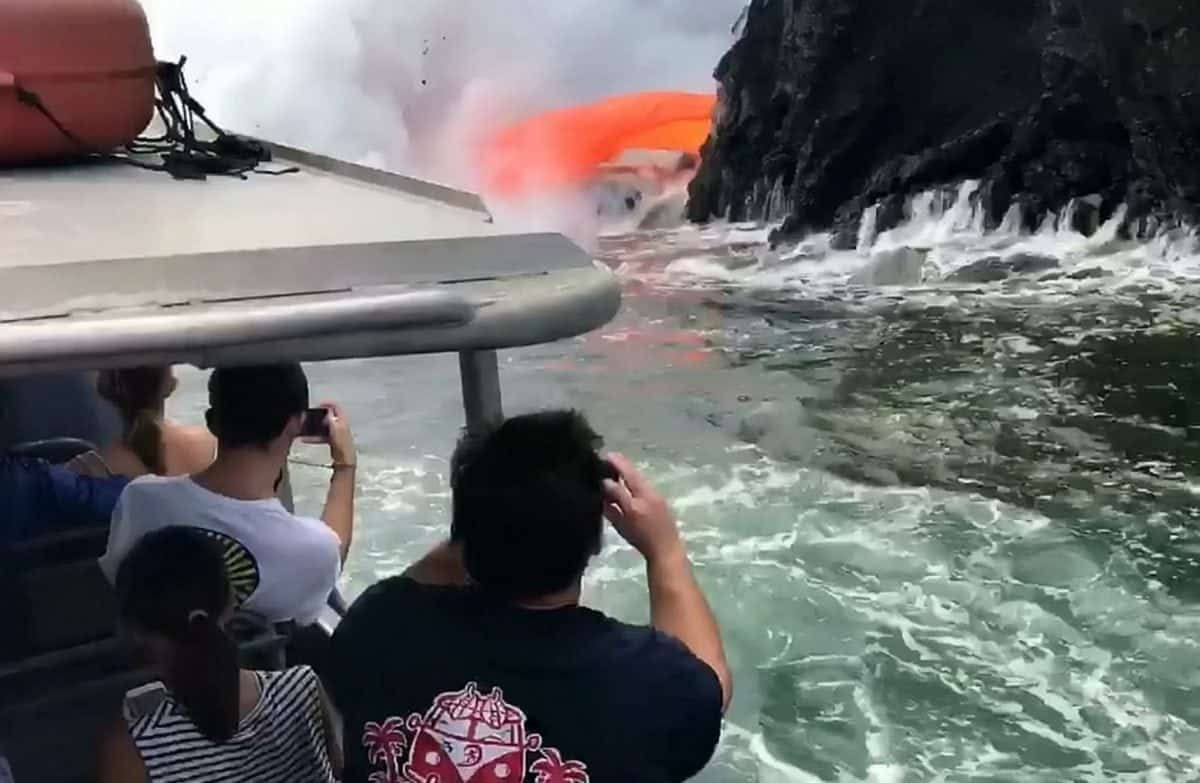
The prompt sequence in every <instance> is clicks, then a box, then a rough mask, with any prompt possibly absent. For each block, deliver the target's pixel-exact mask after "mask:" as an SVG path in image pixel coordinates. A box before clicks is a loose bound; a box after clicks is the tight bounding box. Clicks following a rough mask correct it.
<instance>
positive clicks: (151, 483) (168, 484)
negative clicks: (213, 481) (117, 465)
mask: <svg viewBox="0 0 1200 783" xmlns="http://www.w3.org/2000/svg"><path fill="white" fill-rule="evenodd" d="M189 481H191V479H189V478H188V477H187V476H156V475H154V474H153V473H148V474H146V475H144V476H138V477H137V478H135V479H133V480H132V481H130V482H129V484H128V486H126V487H125V492H126V493H128V494H129V495H130V496H131V497H147V498H148V497H168V496H171V495H174V494H176V493H183V492H186V491H187V486H186V482H189Z"/></svg>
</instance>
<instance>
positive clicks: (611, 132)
mask: <svg viewBox="0 0 1200 783" xmlns="http://www.w3.org/2000/svg"><path fill="white" fill-rule="evenodd" d="M716 103H717V99H716V96H714V95H703V94H696V93H674V92H649V93H637V94H634V95H623V96H619V97H616V98H610V99H608V100H604V101H600V102H599V103H593V104H589V105H587V106H576V107H573V108H569V109H563V110H560V111H553V112H549V113H547V114H542V115H539V116H536V117H532V118H530V119H528V120H525V121H524V122H521V123H518V124H517V125H514V126H512V127H510V128H507V129H506V130H504V131H501V132H500V133H499V134H497V135H496V136H495V137H493V138H492V139H490V140H489V141H488V142H487V143H486V144H485V145H484V146H483V149H482V155H481V159H480V167H481V169H482V173H483V177H482V179H483V182H482V187H483V190H484V191H485V192H487V193H491V194H495V195H501V196H509V197H511V196H523V195H529V194H531V193H538V192H547V191H552V190H555V189H558V188H563V187H570V186H574V185H579V184H581V183H584V182H587V181H588V180H590V179H592V178H593V177H594V176H595V175H596V173H597V169H598V168H599V167H600V166H601V165H602V164H604V163H607V162H610V161H613V160H615V159H616V158H618V157H620V156H621V154H622V153H624V152H627V151H629V150H655V151H661V150H666V151H677V152H681V153H682V152H686V153H690V154H693V155H696V154H698V153H699V151H700V147H701V145H703V144H704V140H705V139H706V138H708V134H709V130H710V128H711V127H712V114H713V110H714V108H715V107H716Z"/></svg>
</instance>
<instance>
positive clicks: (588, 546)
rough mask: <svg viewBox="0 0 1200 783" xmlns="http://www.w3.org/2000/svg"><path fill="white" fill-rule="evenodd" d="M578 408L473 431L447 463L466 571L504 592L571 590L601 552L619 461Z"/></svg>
mask: <svg viewBox="0 0 1200 783" xmlns="http://www.w3.org/2000/svg"><path fill="white" fill-rule="evenodd" d="M600 444H601V440H600V436H599V435H597V434H596V433H595V432H594V431H593V430H592V428H591V426H590V425H589V424H588V422H587V420H586V419H585V418H584V417H583V415H582V414H580V413H577V412H575V411H545V412H542V413H534V414H529V415H526V416H516V417H514V418H511V419H508V420H507V421H505V422H504V423H503V424H501V425H500V426H499V427H497V428H495V429H493V430H491V431H490V432H486V433H482V434H475V435H473V434H467V435H464V436H463V438H462V439H461V440H460V441H459V443H458V446H457V448H456V449H455V451H454V456H453V457H452V458H451V461H450V471H451V479H450V486H451V489H452V490H453V521H452V523H451V538H452V539H453V540H454V541H456V542H458V543H459V544H461V545H462V548H463V559H464V562H465V565H466V568H467V573H468V574H470V576H471V579H472V580H474V581H475V582H476V583H477V584H478V585H479V586H480V587H482V588H483V589H485V590H487V591H489V592H492V593H495V594H497V595H500V596H502V597H504V598H508V599H521V598H539V597H542V596H545V595H550V594H551V593H555V592H558V591H560V590H564V589H566V588H568V587H570V586H571V585H572V584H573V583H574V582H575V580H577V579H578V578H579V577H580V576H581V575H582V574H583V571H584V569H585V568H586V567H587V564H588V560H590V559H591V557H592V556H593V555H595V554H596V553H598V552H599V551H600V543H601V540H602V536H603V532H604V520H603V513H604V486H603V481H604V479H605V478H609V477H612V476H613V474H614V473H613V468H612V466H611V465H609V464H608V463H607V462H606V461H605V460H604V459H603V458H602V457H601V456H600V455H599V453H598V451H597V450H598V449H599V447H600Z"/></svg>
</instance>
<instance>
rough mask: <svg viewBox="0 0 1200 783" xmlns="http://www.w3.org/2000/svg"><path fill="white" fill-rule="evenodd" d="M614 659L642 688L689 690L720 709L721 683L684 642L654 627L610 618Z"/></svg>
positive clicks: (714, 673) (711, 669)
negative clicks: (629, 672)
mask: <svg viewBox="0 0 1200 783" xmlns="http://www.w3.org/2000/svg"><path fill="white" fill-rule="evenodd" d="M609 623H610V634H611V638H610V641H609V644H610V645H611V646H612V649H613V652H614V658H619V659H620V660H621V665H622V667H623V668H625V667H628V668H627V671H631V672H633V673H634V679H636V680H638V681H640V682H641V683H642V684H643V685H648V686H652V687H656V688H667V689H671V690H675V689H680V690H686V691H688V692H689V693H691V694H693V695H699V696H700V697H701V698H702V699H704V698H707V699H708V700H710V701H712V702H713V704H714V706H715V707H716V709H718V710H719V709H720V707H721V681H720V679H719V678H718V677H717V673H716V672H715V671H713V668H712V667H711V666H709V665H708V664H707V663H705V662H704V661H702V660H700V658H698V657H697V656H696V655H695V653H693V652H692V651H691V650H689V649H688V648H687V647H686V646H685V645H684V644H683V642H681V641H679V640H678V639H676V638H675V637H674V636H671V635H669V634H665V633H663V632H662V631H659V630H657V629H655V628H651V627H648V626H641V625H629V624H628V623H622V622H619V621H617V620H611V619H609Z"/></svg>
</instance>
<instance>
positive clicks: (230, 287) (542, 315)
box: [0, 151, 620, 376]
mask: <svg viewBox="0 0 1200 783" xmlns="http://www.w3.org/2000/svg"><path fill="white" fill-rule="evenodd" d="M289 154H294V155H296V156H297V158H298V159H299V160H304V161H306V162H308V163H311V164H312V165H309V166H304V167H303V168H302V171H301V172H299V173H295V174H284V175H281V176H268V175H261V174H252V175H250V176H249V177H248V179H245V180H243V179H238V178H231V177H210V178H208V179H207V180H205V181H180V180H175V179H173V178H172V177H171V176H170V175H169V174H166V173H164V172H152V171H145V170H141V169H137V168H134V167H131V166H126V165H120V164H113V163H109V164H92V165H82V166H72V167H62V168H36V169H26V170H18V171H0V376H4V375H14V374H15V375H20V374H26V373H34V372H50V371H59V370H76V369H101V368H105V367H118V366H132V365H136V364H170V363H192V364H197V365H201V366H211V365H215V364H220V363H237V362H255V361H266V360H269V361H276V360H283V359H289V358H291V359H295V360H297V361H317V360H324V359H335V358H349V357H361V356H384V355H395V354H401V353H421V352H439V351H464V350H483V349H495V348H505V347H511V346H517V345H528V344H531V343H539V342H547V341H550V340H557V339H561V338H563V337H569V336H572V335H576V334H580V333H582V332H585V331H588V330H590V329H594V328H596V327H597V326H599V325H601V324H603V323H605V322H607V321H608V320H609V319H611V318H612V316H613V315H614V314H615V313H616V311H617V308H618V307H619V304H620V291H619V287H618V286H617V283H616V280H615V278H614V277H613V275H612V273H611V272H610V271H609V270H608V269H606V268H603V267H601V266H599V265H597V264H596V263H595V262H594V261H592V259H591V258H590V257H589V256H588V254H587V253H585V252H584V251H582V250H581V249H580V248H579V247H578V246H577V245H575V244H573V243H572V242H570V241H569V240H567V239H566V238H565V237H562V236H560V235H557V234H528V233H520V232H513V231H506V230H503V229H501V228H498V227H497V226H495V225H494V224H493V223H492V222H491V219H490V216H489V215H488V213H487V212H486V210H485V209H484V208H483V205H482V203H481V202H480V201H479V200H478V198H477V197H475V196H473V195H472V194H467V193H462V192H459V191H452V190H450V189H447V188H443V187H440V186H437V185H431V184H430V183H423V182H420V181H417V180H411V179H407V178H404V177H398V176H395V175H390V174H386V173H384V172H379V171H374V170H370V169H364V168H361V167H356V166H348V165H346V164H343V163H339V162H337V161H330V160H323V159H319V158H316V157H315V156H311V155H309V154H307V153H303V152H300V151H290V153H289ZM286 165H289V162H288V161H287V160H282V159H281V160H277V161H276V162H275V163H273V164H270V166H271V167H272V168H282V167H284V166H286Z"/></svg>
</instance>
